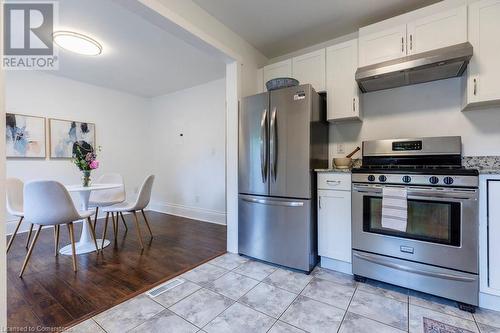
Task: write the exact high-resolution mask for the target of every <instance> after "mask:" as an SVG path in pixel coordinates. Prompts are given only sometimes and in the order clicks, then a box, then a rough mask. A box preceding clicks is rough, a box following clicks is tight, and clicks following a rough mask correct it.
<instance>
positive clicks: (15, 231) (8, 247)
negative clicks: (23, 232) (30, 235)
mask: <svg viewBox="0 0 500 333" xmlns="http://www.w3.org/2000/svg"><path fill="white" fill-rule="evenodd" d="M23 219H24V216H21V218H20V219H19V222H17V225H16V230H14V233H13V234H12V236H11V237H10V239H9V244H8V245H7V253H9V250H10V247H11V246H12V242H14V238H16V235H17V231H18V230H19V227H20V226H21V223H22V222H23Z"/></svg>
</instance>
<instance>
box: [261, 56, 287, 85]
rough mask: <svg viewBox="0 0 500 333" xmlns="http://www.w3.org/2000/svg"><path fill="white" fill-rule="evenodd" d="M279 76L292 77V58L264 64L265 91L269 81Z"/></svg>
mask: <svg viewBox="0 0 500 333" xmlns="http://www.w3.org/2000/svg"><path fill="white" fill-rule="evenodd" d="M279 77H292V59H287V60H284V61H280V62H276V63H274V64H271V65H267V66H264V91H267V89H265V86H266V82H267V81H269V80H271V79H276V78H279Z"/></svg>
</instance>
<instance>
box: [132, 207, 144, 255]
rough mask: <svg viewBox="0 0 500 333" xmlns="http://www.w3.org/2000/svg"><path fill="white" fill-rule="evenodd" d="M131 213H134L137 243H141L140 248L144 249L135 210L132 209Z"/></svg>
mask: <svg viewBox="0 0 500 333" xmlns="http://www.w3.org/2000/svg"><path fill="white" fill-rule="evenodd" d="M132 213H133V214H134V220H135V226H136V228H137V237H139V243H141V249H142V250H144V244H143V243H142V235H141V227H140V226H139V220H138V219H137V213H136V212H135V211H133V212H132Z"/></svg>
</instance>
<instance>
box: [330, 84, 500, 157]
mask: <svg viewBox="0 0 500 333" xmlns="http://www.w3.org/2000/svg"><path fill="white" fill-rule="evenodd" d="M460 80H461V78H455V79H448V80H442V81H436V82H430V83H424V84H419V85H414V86H408V87H400V88H395V89H390V90H383V91H377V92H371V93H367V94H363V95H362V98H363V100H362V102H363V107H362V111H363V121H362V122H349V123H340V124H336V125H330V157H333V156H336V155H338V154H337V146H336V144H339V143H342V144H345V151H346V152H349V151H350V150H351V149H354V148H355V146H356V145H360V144H361V141H362V140H375V139H387V138H401V137H419V136H441V135H460V136H462V142H463V154H464V155H466V156H480V155H500V130H499V126H500V109H499V108H492V109H487V110H486V109H485V110H473V111H465V112H462V111H461V96H462V95H461V94H462V91H461V84H460ZM357 156H358V157H359V153H358V155H357Z"/></svg>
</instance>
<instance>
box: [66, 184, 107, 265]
mask: <svg viewBox="0 0 500 333" xmlns="http://www.w3.org/2000/svg"><path fill="white" fill-rule="evenodd" d="M79 193H80V201H81V204H82V210H83V211H87V210H88V207H89V199H90V191H82V192H79ZM109 244H110V241H109V240H107V239H105V240H104V242H103V241H102V239H97V245H98V247H99V250H102V249H103V248H105V247H106V246H108V245H109ZM102 245H104V246H102ZM75 250H76V254H84V253H90V252H95V243H94V239H93V238H92V234H91V230H90V228H89V226H88V224H87V223H86V221H85V220H83V221H82V234H81V235H80V240H79V241H78V242H77V243H76V244H75ZM59 253H60V254H64V255H68V256H70V255H71V254H72V250H71V244H69V245H67V246H65V247H63V248H61V249H60V250H59Z"/></svg>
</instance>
